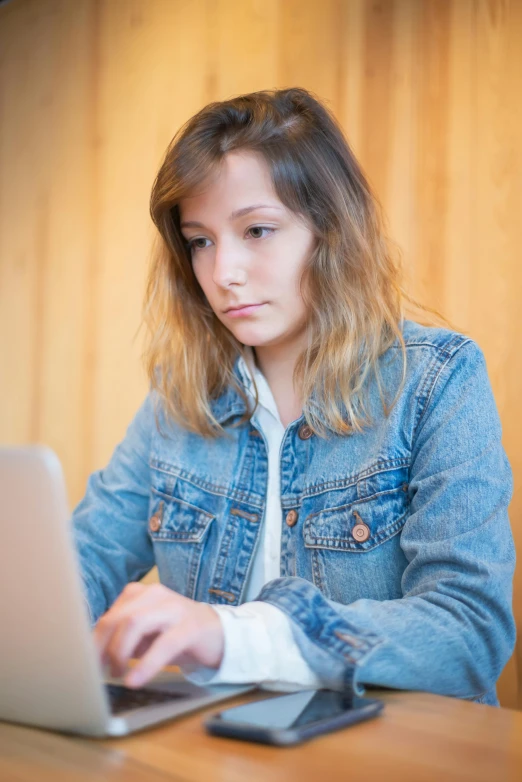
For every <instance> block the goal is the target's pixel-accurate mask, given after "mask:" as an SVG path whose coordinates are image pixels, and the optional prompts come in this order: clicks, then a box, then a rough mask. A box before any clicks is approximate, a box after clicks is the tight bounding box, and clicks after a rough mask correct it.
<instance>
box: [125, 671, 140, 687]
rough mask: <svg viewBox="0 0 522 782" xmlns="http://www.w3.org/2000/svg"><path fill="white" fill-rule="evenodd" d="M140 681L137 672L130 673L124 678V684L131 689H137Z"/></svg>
mask: <svg viewBox="0 0 522 782" xmlns="http://www.w3.org/2000/svg"><path fill="white" fill-rule="evenodd" d="M142 681H143V676H142V674H141V673H140V672H139V671H131V672H130V673H128V674H127V676H126V677H125V684H128V685H130V686H131V687H139V685H140V684H141V683H142Z"/></svg>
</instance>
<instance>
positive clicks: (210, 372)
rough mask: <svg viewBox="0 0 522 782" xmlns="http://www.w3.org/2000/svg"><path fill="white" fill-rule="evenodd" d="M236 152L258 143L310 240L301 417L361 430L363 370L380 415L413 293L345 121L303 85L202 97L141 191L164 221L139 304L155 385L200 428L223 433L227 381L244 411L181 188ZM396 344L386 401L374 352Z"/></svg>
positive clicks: (321, 427) (322, 430)
mask: <svg viewBox="0 0 522 782" xmlns="http://www.w3.org/2000/svg"><path fill="white" fill-rule="evenodd" d="M233 150H244V151H246V150H248V151H252V152H256V153H259V154H260V155H262V157H263V159H264V160H265V161H266V163H267V165H268V168H269V170H270V174H271V178H272V183H273V186H274V190H275V192H276V194H277V196H278V198H279V199H280V201H281V202H282V203H283V204H284V205H285V206H286V207H287V208H288V209H290V210H291V211H293V212H294V213H295V214H297V215H301V216H304V217H305V218H307V220H308V222H309V224H310V225H311V226H312V230H313V231H314V233H315V236H316V238H317V241H316V246H315V250H314V252H313V254H312V257H311V258H310V260H309V262H308V264H307V266H306V269H305V271H304V273H303V278H302V281H301V283H302V285H301V291H302V295H303V297H304V300H305V303H306V304H307V306H308V311H309V324H308V344H307V347H306V349H305V350H304V351H303V353H302V355H301V356H300V357H299V359H298V361H297V363H296V367H295V372H294V382H295V383H296V387H299V388H300V389H301V391H302V398H303V413H304V415H305V418H306V420H307V422H308V424H309V425H310V426H311V427H312V429H313V430H314V431H315V432H316V433H317V434H319V435H322V436H324V435H326V434H327V433H328V432H335V433H338V434H349V433H351V432H353V431H361V429H362V428H363V427H364V426H365V425H368V424H370V423H371V418H370V415H369V411H368V405H367V387H368V383H369V381H370V378H375V380H376V383H377V387H378V390H379V394H380V398H381V402H382V404H383V407H384V410H385V413H387V412H388V411H389V409H390V408H391V406H393V404H394V403H395V401H396V399H397V397H398V395H399V393H400V390H401V388H402V383H403V380H404V376H405V370H406V351H405V346H404V340H403V336H402V324H403V317H404V316H403V301H404V299H405V298H407V299H409V297H407V296H406V295H405V293H404V291H403V289H402V285H401V272H400V259H399V253H398V252H397V248H396V247H395V245H394V244H393V242H391V241H390V239H389V238H388V237H387V234H386V231H385V224H384V219H383V215H382V210H381V207H380V205H379V202H378V200H377V198H376V197H375V195H374V194H373V193H372V191H371V189H370V186H369V184H368V182H367V180H366V178H365V176H364V174H363V172H362V170H361V167H360V166H359V164H358V162H357V160H356V158H355V156H354V155H353V153H352V151H351V149H350V147H349V145H348V143H347V141H346V139H345V137H344V135H343V132H342V130H341V128H340V127H339V125H338V123H337V122H336V120H335V118H334V117H333V115H332V114H331V113H330V112H329V111H328V110H327V108H326V107H325V106H324V105H323V104H322V103H321V102H320V101H319V100H317V99H316V98H315V97H314V96H313V95H312V94H311V93H310V92H308V91H307V90H304V89H300V88H292V89H284V90H272V91H261V92H253V93H250V94H247V95H240V96H238V97H235V98H232V99H230V100H226V101H222V102H216V103H210V104H209V105H207V106H205V107H204V108H203V109H202V110H201V111H199V112H198V113H197V114H196V115H195V116H193V117H192V118H191V119H190V120H189V121H188V122H187V123H186V124H185V125H184V126H183V127H182V128H181V129H180V130H179V132H178V133H177V134H176V136H175V137H174V138H173V140H172V142H171V143H170V145H169V147H168V149H167V152H166V155H165V158H164V160H163V163H162V165H161V167H160V169H159V171H158V174H157V177H156V180H155V182H154V185H153V188H152V194H151V202H150V211H151V216H152V219H153V221H154V223H155V225H156V227H157V229H158V231H159V236H158V237H157V241H156V245H155V248H154V252H153V257H152V265H151V269H150V273H149V278H148V284H147V291H146V298H145V306H144V321H145V323H146V325H147V326H148V341H147V345H146V350H145V361H146V366H147V371H148V375H149V378H150V381H151V386H152V388H153V389H155V390H156V391H157V392H158V393H159V396H160V398H161V400H162V401H163V404H164V408H165V410H166V411H167V413H168V414H169V415H170V416H171V417H172V418H173V419H174V420H175V421H176V422H177V423H179V424H180V425H182V426H183V427H184V428H186V429H189V430H190V431H193V432H197V433H199V434H201V435H204V436H216V435H218V434H220V433H221V434H222V433H223V431H224V430H223V428H222V427H221V426H220V424H219V423H218V422H217V421H216V419H215V417H214V416H213V413H212V401H213V400H214V399H216V398H217V397H219V396H220V395H221V394H222V393H223V392H224V390H225V389H226V387H227V386H230V385H231V386H233V387H235V388H236V390H237V392H238V393H239V394H240V396H241V397H242V398H243V400H244V401H245V403H246V404H247V409H248V401H247V397H246V394H245V390H244V389H243V387H242V386H241V384H240V382H239V380H238V378H237V377H236V375H235V374H234V372H233V367H234V363H235V360H236V359H237V357H238V355H240V354H241V353H242V352H243V351H244V346H243V345H241V343H239V342H238V341H237V340H236V339H235V338H234V337H233V335H232V334H231V333H230V332H229V331H228V329H226V328H225V326H224V325H223V324H222V323H221V322H220V321H219V319H218V318H217V317H216V315H215V314H214V313H213V311H212V309H211V308H210V305H209V304H208V302H207V300H206V298H205V296H204V294H203V292H202V290H201V288H200V286H199V284H198V282H197V280H196V277H195V275H194V272H193V270H192V265H191V260H190V253H189V251H188V249H187V243H186V241H185V239H184V237H183V236H182V233H181V230H180V215H179V203H180V201H181V199H183V198H185V197H188V196H189V195H191V194H193V193H194V192H195V191H196V190H197V189H198V187H199V186H201V185H202V183H204V182H206V181H208V180H209V178H210V177H212V175H214V174H216V173H217V172H218V171H219V166H220V163H221V162H222V160H223V158H224V156H225V155H226V154H227V153H228V152H231V151H233ZM409 300H410V301H413V300H411V299H409ZM423 309H424V308H423ZM426 309H427V308H426ZM430 311H431V310H430ZM394 343H398V344H399V346H400V347H401V351H400V356H401V361H402V367H401V378H402V380H401V383H400V386H399V387H398V388H397V390H396V394H395V396H394V398H393V400H391V402H390V401H389V400H387V399H386V389H384V388H383V383H382V378H381V374H380V368H379V357H380V356H381V355H382V354H383V353H385V352H386V351H387V350H388V348H389V347H390V346H391V345H392V344H394ZM249 414H250V413H246V414H245V416H244V417H243V418H242V419H241V420H242V421H244V420H246V418H247V417H248V415H249Z"/></svg>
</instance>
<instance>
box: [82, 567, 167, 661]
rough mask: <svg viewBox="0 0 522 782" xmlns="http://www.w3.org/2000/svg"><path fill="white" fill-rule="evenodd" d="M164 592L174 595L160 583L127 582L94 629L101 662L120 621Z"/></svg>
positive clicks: (161, 595) (145, 607) (154, 600)
mask: <svg viewBox="0 0 522 782" xmlns="http://www.w3.org/2000/svg"><path fill="white" fill-rule="evenodd" d="M165 593H168V594H170V595H175V594H176V593H175V592H171V590H168V589H167V588H166V587H163V586H162V585H161V584H148V585H146V584H137V583H135V582H134V583H132V584H128V585H127V586H126V587H125V589H124V590H123V592H122V593H121V595H120V596H119V597H118V599H117V600H116V601H115V602H114V603H113V605H112V606H111V608H109V610H108V611H107V612H106V613H105V614H104V615H103V616H102V617H101V619H100V620H99V621H98V623H97V625H96V627H95V629H94V641H95V643H96V646H97V648H98V652H99V655H100V658H101V660H102V663H105V662H107V656H106V649H107V646H108V645H109V643H110V642H111V639H112V637H113V635H114V633H115V632H116V631H117V629H118V627H119V625H120V623H121V622H122V621H124V620H125V619H127V618H128V617H130V616H132V615H133V614H137V613H139V611H140V610H142V609H147V608H148V607H149V606H151V605H154V603H157V601H158V599H160V598H161V599H164V598H165Z"/></svg>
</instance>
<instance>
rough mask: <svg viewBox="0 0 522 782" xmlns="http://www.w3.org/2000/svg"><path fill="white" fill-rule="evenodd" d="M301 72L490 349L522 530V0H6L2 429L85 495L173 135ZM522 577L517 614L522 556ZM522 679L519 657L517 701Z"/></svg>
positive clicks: (428, 278) (406, 243)
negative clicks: (44, 447)
mask: <svg viewBox="0 0 522 782" xmlns="http://www.w3.org/2000/svg"><path fill="white" fill-rule="evenodd" d="M291 85H297V86H303V87H306V88H308V89H311V90H312V91H314V92H315V93H316V94H317V95H318V96H319V97H320V98H321V99H322V100H324V101H325V102H326V103H327V104H328V105H329V106H330V108H332V110H333V111H334V112H335V114H336V116H338V118H339V120H340V121H341V123H342V125H343V127H344V129H345V131H346V134H347V137H348V139H349V141H350V143H351V145H352V147H353V149H354V151H355V153H356V155H357V156H358V157H359V159H360V161H361V163H362V165H363V167H364V169H365V171H366V172H367V174H368V177H369V179H370V181H371V182H372V184H373V186H374V188H375V190H376V193H377V195H378V197H379V199H380V200H381V202H382V204H383V206H384V209H385V212H386V214H387V216H388V220H389V227H390V232H391V234H392V236H393V237H394V239H395V240H396V241H397V242H398V244H399V245H400V246H401V248H402V252H403V260H404V267H405V271H406V276H407V280H408V285H409V288H410V290H411V292H412V293H413V295H415V296H417V297H418V298H420V299H421V300H423V301H424V302H426V303H427V304H430V305H433V306H435V307H437V308H439V309H440V310H441V311H442V312H443V313H444V314H445V315H446V316H447V317H449V318H450V320H451V321H452V322H453V323H454V324H455V325H456V326H457V327H458V328H460V329H462V330H464V331H466V332H467V333H469V334H470V335H471V336H472V337H473V338H475V339H476V340H477V341H478V342H479V344H480V345H481V347H482V348H483V350H484V352H485V355H486V359H487V362H488V367H489V372H490V377H491V381H492V385H493V389H494V392H495V396H496V399H497V403H498V407H499V411H500V415H501V419H502V423H503V431H504V443H505V447H506V450H507V453H508V456H509V458H510V461H511V464H512V466H513V470H514V474H515V487H516V488H515V494H514V498H513V502H512V506H511V519H512V525H513V531H514V535H515V539H516V542H517V544H520V543H521V542H522V495H521V492H520V488H519V483H520V477H521V476H522V416H521V414H520V412H519V400H520V398H521V396H522V351H521V349H520V341H521V326H520V320H521V319H520V312H519V310H520V304H519V298H520V292H521V290H522V270H521V269H522V266H521V264H520V263H519V252H520V249H519V248H520V246H521V244H522V208H521V204H522V146H521V144H520V138H521V137H522V103H521V101H520V98H519V96H520V95H521V94H522V3H521V2H520V0H322V2H320V0H191V2H188V3H187V2H184V1H183V0H76V2H74V3H70V2H68V1H67V0H16V1H15V2H9V3H7V4H5V5H3V6H2V7H0V171H1V177H0V340H1V344H0V353H1V357H2V361H1V364H0V367H1V368H0V372H1V378H2V383H1V386H0V387H1V397H0V400H1V404H0V440H1V441H2V442H10V443H25V442H33V441H43V442H46V443H48V444H49V445H51V446H52V447H53V448H54V449H55V450H56V451H57V452H58V454H59V456H60V458H61V460H62V462H63V464H64V466H65V471H66V477H67V482H68V487H69V492H70V497H71V501H72V502H73V503H76V502H77V501H78V500H79V499H80V498H81V496H82V494H83V492H84V488H85V482H86V479H87V476H88V475H89V473H90V472H91V471H92V470H94V469H95V468H97V467H100V466H102V465H103V464H104V463H105V462H106V461H107V460H108V458H109V457H110V454H111V452H112V450H113V448H114V446H115V444H116V443H117V442H118V441H119V440H120V439H121V438H122V436H123V435H124V433H125V429H126V426H127V425H128V423H129V422H130V420H131V418H132V415H133V413H134V412H135V410H136V409H137V407H138V405H139V404H140V402H141V400H142V398H143V396H144V394H145V392H146V388H147V382H146V378H145V376H144V373H143V370H142V368H141V364H140V353H141V341H140V336H139V334H138V335H137V330H138V326H139V323H140V307H141V300H142V295H143V286H144V280H145V274H146V269H147V263H148V259H149V256H150V247H151V241H152V237H153V235H154V232H153V226H152V223H151V221H150V218H149V215H148V199H149V195H150V189H151V186H152V182H153V179H154V176H155V173H156V171H157V168H158V166H159V163H160V161H161V158H162V155H163V152H164V150H165V148H166V146H167V144H168V142H169V141H170V139H171V138H172V136H173V135H174V133H175V132H176V131H177V130H178V128H179V127H180V126H181V125H182V124H183V123H184V122H185V121H186V120H187V119H188V118H189V117H190V116H192V115H193V114H194V113H195V112H196V111H197V110H198V109H199V108H201V107H202V106H203V105H205V104H206V103H207V102H209V101H211V100H221V99H224V98H227V97H230V96H232V95H235V94H238V93H241V92H248V91H251V90H256V89H262V88H274V87H277V88H280V87H287V86H291ZM492 545H494V541H492ZM516 593H517V594H516V600H515V610H516V614H517V616H518V617H519V618H520V617H522V597H519V595H521V596H522V576H520V575H518V574H517V581H516ZM519 664H522V655H520V656H519ZM519 690H520V686H519V684H518V676H517V665H516V658H514V660H513V661H512V662H511V663H510V665H509V666H508V669H507V671H506V673H505V674H504V677H503V679H502V680H501V697H502V700H503V702H504V703H505V704H508V705H511V706H513V705H515V704H517V703H519V704H520V705H521V706H522V692H519Z"/></svg>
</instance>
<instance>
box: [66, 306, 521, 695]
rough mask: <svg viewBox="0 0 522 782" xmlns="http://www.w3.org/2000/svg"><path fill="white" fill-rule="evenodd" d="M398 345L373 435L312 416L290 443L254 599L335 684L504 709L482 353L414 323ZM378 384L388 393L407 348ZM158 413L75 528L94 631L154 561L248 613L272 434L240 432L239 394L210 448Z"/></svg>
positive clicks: (509, 556) (173, 578)
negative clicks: (499, 691) (268, 552)
mask: <svg viewBox="0 0 522 782" xmlns="http://www.w3.org/2000/svg"><path fill="white" fill-rule="evenodd" d="M403 334H404V339H405V343H406V350H407V371H406V383H405V386H404V389H403V391H402V393H401V395H400V397H399V400H398V402H397V403H396V405H395V407H394V408H393V409H392V412H391V414H390V415H389V416H388V417H386V416H385V415H384V412H383V409H382V405H381V401H380V398H379V393H378V389H377V387H376V385H375V384H373V385H371V386H370V388H369V399H370V410H371V413H372V416H373V420H374V423H373V425H372V426H371V427H370V428H367V429H365V430H364V431H363V432H362V433H357V434H352V435H350V436H348V437H342V436H330V437H328V438H327V439H324V438H321V437H318V436H316V435H312V436H310V430H307V429H306V428H305V429H303V426H304V424H305V421H304V418H300V419H298V420H297V421H294V422H293V423H291V424H290V425H289V426H288V428H287V429H286V432H285V436H284V439H283V442H282V445H281V453H280V457H281V462H280V469H281V473H280V480H281V503H282V510H283V519H287V523H283V529H282V538H281V577H280V578H278V579H276V580H274V581H271V582H269V583H268V584H266V585H265V587H264V588H263V589H262V591H261V593H260V594H259V596H258V598H257V599H258V600H263V601H267V602H269V603H272V604H273V605H275V606H277V607H278V608H280V609H281V610H282V611H284V612H285V613H286V614H287V615H288V616H289V617H290V619H291V620H292V631H293V633H294V635H295V639H296V641H297V643H298V645H299V647H300V649H301V652H302V654H303V656H304V658H305V660H306V661H307V662H308V664H309V665H310V667H311V668H312V669H313V670H314V671H315V672H316V673H317V674H318V675H319V676H320V677H321V678H322V679H323V680H324V681H325V683H326V685H330V686H332V687H334V688H338V687H339V684H340V683H342V685H341V686H347V687H350V688H353V689H354V690H355V691H357V692H361V691H362V687H361V685H363V684H369V685H383V686H386V687H393V688H400V689H413V690H427V691H431V692H435V693H440V694H445V695H453V696H457V697H461V698H469V699H475V700H479V701H481V702H485V703H490V704H497V703H498V701H497V697H496V689H495V685H496V680H497V678H498V676H499V674H500V672H501V670H502V668H503V667H504V665H505V664H506V662H507V660H508V658H509V656H510V654H511V652H512V650H513V645H514V639H515V626H514V621H513V615H512V607H511V601H512V578H513V570H514V562H515V556H514V547H513V540H512V535H511V530H510V526H509V521H508V515H507V508H508V504H509V501H510V498H511V494H512V474H511V470H510V467H509V463H508V461H507V458H506V455H505V452H504V450H503V448H502V445H501V427H500V422H499V416H498V413H497V409H496V406H495V402H494V399H493V395H492V391H491V386H490V383H489V379H488V375H487V370H486V365H485V362H484V357H483V354H482V352H481V350H480V349H479V348H478V346H477V345H476V343H475V342H473V341H472V340H471V339H469V338H468V337H466V336H463V335H461V334H458V333H456V332H454V331H450V330H447V329H439V328H427V327H424V326H420V325H418V324H416V323H414V322H412V321H405V323H404V328H403ZM381 372H382V377H383V379H384V381H385V385H386V386H387V387H389V388H390V389H392V392H393V393H394V392H395V390H396V388H397V387H398V383H399V381H400V376H401V361H400V348H399V346H398V344H397V345H395V346H392V347H391V348H390V349H389V350H388V351H387V352H386V353H385V354H384V355H383V356H382V357H381ZM393 393H392V396H393ZM154 401H155V400H154V393H152V392H151V393H149V395H148V396H147V398H146V399H145V401H144V403H143V405H142V407H141V408H140V410H139V411H138V412H137V414H136V416H135V418H134V420H133V421H132V423H131V424H130V426H129V428H128V431H127V434H126V436H125V438H124V440H123V441H122V442H121V443H120V444H119V445H118V446H117V448H116V450H115V452H114V454H113V456H112V458H111V461H110V463H109V464H108V466H107V467H106V468H105V469H103V470H100V471H98V472H95V473H94V474H93V475H91V477H90V479H89V482H88V487H87V492H86V495H85V497H84V499H83V500H82V501H81V502H80V504H79V505H78V507H77V508H76V510H75V511H74V514H73V524H74V532H75V539H76V544H77V548H78V552H79V556H80V563H81V569H82V574H83V577H84V581H85V588H86V596H87V600H88V603H89V607H90V611H91V616H92V620H93V622H94V621H96V620H97V618H98V617H99V616H100V615H101V614H102V613H103V612H105V611H106V610H107V609H108V608H109V606H110V605H111V604H112V602H113V601H114V600H115V599H116V597H117V596H118V594H119V593H120V592H121V590H122V589H123V587H124V586H125V584H126V583H127V582H128V581H131V580H137V579H139V578H140V577H141V576H143V575H144V574H145V573H146V572H147V571H148V570H149V569H150V568H151V567H152V566H153V565H154V564H157V566H158V570H159V576H160V579H161V581H162V582H163V583H164V584H165V585H166V586H168V587H170V588H171V589H173V590H175V591H176V592H179V593H181V594H183V595H186V596H188V597H190V598H194V599H195V600H200V601H204V602H207V603H222V604H228V605H239V604H240V603H241V602H242V600H243V594H244V590H245V581H246V577H247V573H248V570H249V566H250V564H251V562H252V556H253V553H254V550H255V547H256V543H257V540H258V538H259V532H260V525H261V523H262V522H263V516H264V508H265V496H266V487H267V449H266V443H265V441H264V438H263V436H262V434H261V433H260V431H259V430H258V429H257V428H256V427H255V425H254V423H253V422H252V420H249V421H248V422H247V423H245V424H243V425H241V426H236V427H234V426H232V425H233V424H234V423H237V421H238V419H239V418H240V416H241V414H242V413H243V412H244V403H243V402H242V401H241V398H240V397H239V395H238V394H237V392H236V391H234V390H233V389H232V388H229V389H228V390H227V391H226V392H225V393H224V394H223V395H222V396H221V397H220V398H219V399H217V400H216V401H215V402H214V408H213V409H214V414H215V416H216V418H217V419H218V421H220V422H221V423H222V424H223V426H224V427H225V428H226V431H227V435H228V436H222V437H219V438H217V439H208V438H204V437H201V436H199V435H196V434H192V433H190V432H187V431H186V430H184V429H183V428H181V427H180V426H177V425H174V424H172V423H168V422H166V421H165V419H164V418H163V417H162V416H161V415H160V429H163V434H160V433H159V432H158V430H157V428H156V424H155V419H154ZM290 511H295V513H292V514H290V516H289V517H288V513H289V512H290ZM296 514H297V521H295V515H296ZM356 527H357V529H356Z"/></svg>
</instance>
